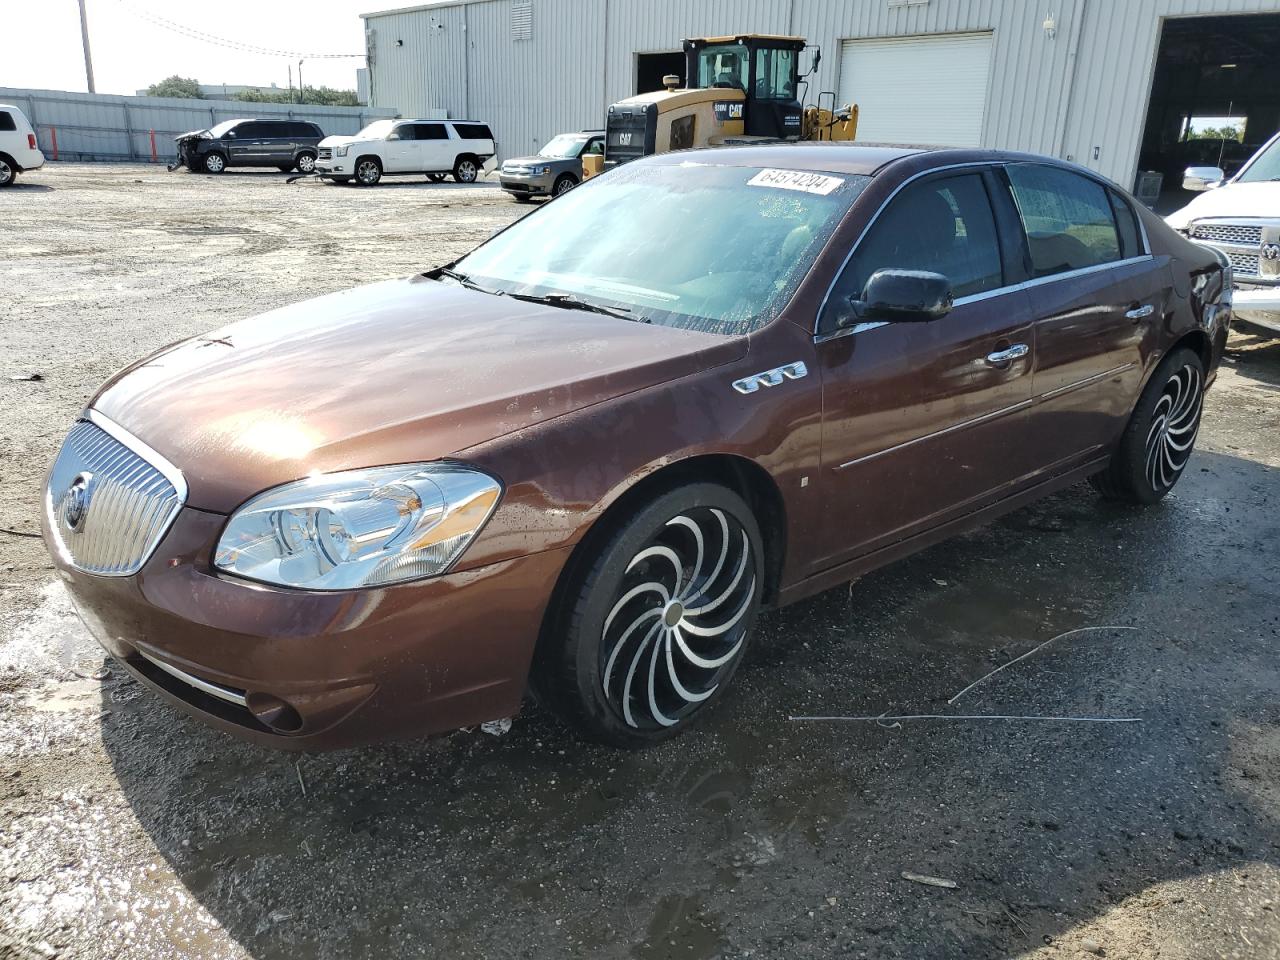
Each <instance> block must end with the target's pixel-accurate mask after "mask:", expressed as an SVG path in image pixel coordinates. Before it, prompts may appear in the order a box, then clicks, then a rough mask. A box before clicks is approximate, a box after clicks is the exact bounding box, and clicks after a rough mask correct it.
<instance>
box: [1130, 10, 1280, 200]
mask: <svg viewBox="0 0 1280 960" xmlns="http://www.w3.org/2000/svg"><path fill="white" fill-rule="evenodd" d="M1278 129H1280V13H1260V14H1244V15H1237V16H1226V17H1171V18H1169V19H1168V20H1165V22H1164V28H1163V30H1162V31H1161V34H1160V52H1159V54H1158V55H1157V57H1156V69H1155V77H1154V79H1153V81H1152V84H1151V102H1150V106H1149V108H1148V110H1147V125H1146V127H1145V128H1144V129H1143V132H1142V151H1141V154H1140V155H1139V158H1138V168H1139V169H1140V170H1143V171H1152V172H1155V173H1159V174H1161V175H1162V176H1163V178H1164V181H1163V191H1162V193H1161V196H1160V199H1159V200H1158V201H1157V203H1156V209H1157V210H1158V211H1159V212H1161V213H1169V212H1171V211H1173V210H1176V209H1177V208H1178V207H1181V206H1182V205H1183V204H1184V203H1186V202H1187V201H1188V200H1189V199H1190V198H1191V195H1190V194H1188V193H1185V192H1184V191H1182V190H1181V185H1182V173H1183V171H1184V170H1185V169H1186V168H1187V167H1190V166H1211V167H1221V168H1222V169H1223V170H1225V171H1226V173H1227V175H1228V176H1230V175H1232V174H1234V173H1235V172H1236V171H1237V170H1239V169H1240V167H1241V166H1243V164H1244V162H1245V161H1246V160H1248V159H1249V157H1251V156H1252V155H1253V154H1254V152H1255V151H1256V150H1257V149H1258V148H1259V147H1260V146H1262V144H1264V143H1266V142H1267V140H1269V139H1270V138H1271V136H1272V135H1273V134H1274V133H1275V132H1276V131H1277V130H1278Z"/></svg>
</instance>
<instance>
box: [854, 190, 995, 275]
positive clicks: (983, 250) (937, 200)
mask: <svg viewBox="0 0 1280 960" xmlns="http://www.w3.org/2000/svg"><path fill="white" fill-rule="evenodd" d="M885 268H895V269H898V270H928V271H930V272H932V273H941V274H943V275H944V276H945V277H947V279H949V280H950V281H951V292H952V294H953V295H954V296H955V297H957V298H958V297H967V296H969V295H970V294H974V293H981V292H982V291H984V290H993V289H995V288H996V287H999V286H1002V285H1003V283H1004V275H1003V271H1002V269H1001V263H1000V244H999V241H998V239H997V236H996V223H995V217H994V215H993V214H992V212H991V200H990V198H989V197H988V196H987V188H986V185H985V184H984V183H983V180H982V176H981V175H980V174H977V173H963V174H959V175H956V176H950V177H941V178H937V179H931V180H926V181H924V182H923V183H915V184H912V185H910V186H908V187H906V188H905V189H904V190H903V191H902V192H901V193H900V194H898V196H896V197H895V198H894V199H893V201H892V202H891V203H890V204H889V206H888V207H887V208H886V209H885V210H884V212H883V213H881V214H880V216H879V218H878V219H877V220H876V222H875V223H874V224H872V226H871V230H870V232H869V233H868V234H867V235H866V236H865V237H864V238H863V239H862V242H861V243H860V244H859V245H858V249H857V251H856V252H855V253H854V255H853V259H852V260H850V261H849V263H848V265H847V266H846V267H845V270H844V273H842V274H841V275H840V279H839V280H838V281H837V282H836V287H835V291H834V294H833V297H834V296H838V297H840V298H842V299H843V298H848V297H854V298H860V297H861V296H862V292H863V290H865V289H866V286H867V280H869V279H870V278H871V275H872V274H873V273H875V272H876V271H877V270H881V269H885Z"/></svg>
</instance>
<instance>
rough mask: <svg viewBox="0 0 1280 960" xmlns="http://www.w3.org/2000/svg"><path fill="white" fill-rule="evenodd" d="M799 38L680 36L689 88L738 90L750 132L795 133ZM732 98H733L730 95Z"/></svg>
mask: <svg viewBox="0 0 1280 960" xmlns="http://www.w3.org/2000/svg"><path fill="white" fill-rule="evenodd" d="M804 48H805V41H804V39H803V38H801V37H775V36H764V35H761V34H742V35H739V36H734V37H705V38H700V39H696V40H686V41H684V55H685V69H686V73H685V76H687V77H688V78H689V80H688V83H689V86H690V87H698V88H701V89H704V90H706V89H719V90H738V91H741V93H742V96H743V98H744V99H743V102H742V106H741V111H742V120H743V128H744V129H743V132H744V133H745V134H746V135H747V136H749V137H779V138H783V137H798V136H799V135H800V126H801V106H800V99H799V88H800V54H801V52H802V51H803V50H804ZM734 99H736V98H734Z"/></svg>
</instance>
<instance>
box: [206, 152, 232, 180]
mask: <svg viewBox="0 0 1280 960" xmlns="http://www.w3.org/2000/svg"><path fill="white" fill-rule="evenodd" d="M200 166H202V167H204V172H205V173H212V174H214V175H217V174H219V173H222V172H223V171H224V170H226V169H227V158H226V157H225V156H223V155H222V154H221V153H219V152H218V151H217V150H212V151H210V152H209V153H206V154H205V155H204V159H203V160H202V161H201V162H200Z"/></svg>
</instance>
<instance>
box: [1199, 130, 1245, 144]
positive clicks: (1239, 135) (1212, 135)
mask: <svg viewBox="0 0 1280 960" xmlns="http://www.w3.org/2000/svg"><path fill="white" fill-rule="evenodd" d="M1186 139H1188V140H1237V141H1240V142H1242V143H1243V142H1244V129H1243V128H1242V127H1235V126H1226V127H1206V128H1205V129H1203V130H1188V131H1187V137H1186Z"/></svg>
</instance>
